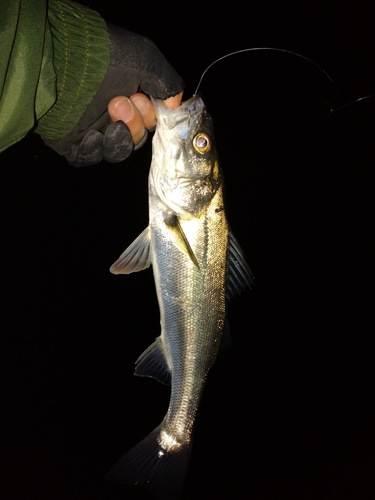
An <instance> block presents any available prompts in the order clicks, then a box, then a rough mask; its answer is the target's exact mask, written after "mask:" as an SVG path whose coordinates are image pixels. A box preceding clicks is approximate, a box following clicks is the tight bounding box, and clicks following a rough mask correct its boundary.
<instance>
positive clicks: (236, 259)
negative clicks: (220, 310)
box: [226, 231, 254, 300]
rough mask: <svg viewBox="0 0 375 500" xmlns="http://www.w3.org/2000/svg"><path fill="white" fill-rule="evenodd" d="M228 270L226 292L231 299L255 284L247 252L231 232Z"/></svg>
mask: <svg viewBox="0 0 375 500" xmlns="http://www.w3.org/2000/svg"><path fill="white" fill-rule="evenodd" d="M228 244H229V252H228V272H227V284H226V287H227V289H226V294H227V299H228V300H229V299H231V298H232V297H233V296H234V295H235V294H236V293H240V292H242V290H244V289H245V288H246V287H250V288H251V286H252V285H254V280H253V273H252V272H251V270H250V267H249V265H248V263H247V262H246V257H245V254H244V252H243V250H242V248H241V247H240V245H239V243H238V241H237V240H236V238H235V237H234V236H233V234H232V232H231V231H230V232H229V241H228Z"/></svg>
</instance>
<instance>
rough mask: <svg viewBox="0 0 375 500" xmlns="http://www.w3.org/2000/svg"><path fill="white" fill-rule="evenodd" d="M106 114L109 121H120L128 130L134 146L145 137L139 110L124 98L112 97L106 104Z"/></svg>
mask: <svg viewBox="0 0 375 500" xmlns="http://www.w3.org/2000/svg"><path fill="white" fill-rule="evenodd" d="M108 112H109V116H110V117H111V120H112V121H114V122H116V121H118V120H122V121H123V122H124V123H126V125H127V127H128V128H129V131H130V134H131V136H132V139H133V143H134V145H135V146H137V144H139V143H140V142H141V141H142V139H143V137H144V135H145V132H146V130H145V124H144V122H143V117H142V114H141V112H140V111H139V109H138V108H137V107H136V106H135V105H134V104H133V103H132V101H131V100H130V99H129V98H128V97H125V96H117V97H114V98H113V99H112V100H111V101H110V102H109V104H108Z"/></svg>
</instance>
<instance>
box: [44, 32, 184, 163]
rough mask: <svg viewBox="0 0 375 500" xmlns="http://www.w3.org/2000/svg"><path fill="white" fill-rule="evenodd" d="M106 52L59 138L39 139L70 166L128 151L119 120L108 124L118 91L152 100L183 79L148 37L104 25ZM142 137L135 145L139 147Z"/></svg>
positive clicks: (128, 140)
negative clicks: (101, 69) (105, 61)
mask: <svg viewBox="0 0 375 500" xmlns="http://www.w3.org/2000/svg"><path fill="white" fill-rule="evenodd" d="M107 26H108V31H109V35H110V38H111V56H110V62H109V65H108V69H107V73H106V75H105V77H104V79H103V82H102V84H101V86H100V88H99V90H98V92H97V93H96V94H95V96H94V98H93V100H92V101H91V103H90V104H89V105H88V107H87V109H86V111H85V112H84V114H83V115H82V117H81V119H80V120H79V122H78V124H77V125H76V126H75V127H74V128H73V129H72V130H71V131H70V132H69V133H68V134H67V135H65V136H64V137H62V138H61V139H46V138H43V140H44V142H45V144H47V146H50V147H51V148H52V149H54V150H55V151H57V152H58V153H59V154H60V155H63V156H65V158H66V159H67V160H68V162H69V163H70V164H71V165H73V166H74V167H83V166H87V165H95V164H96V163H99V162H100V161H102V160H103V159H104V160H106V161H108V162H111V163H114V162H119V161H122V160H124V159H125V158H127V157H128V156H129V155H130V153H131V152H132V151H133V149H134V145H133V141H132V138H131V135H130V132H129V129H128V127H127V126H126V125H125V123H124V122H123V121H121V120H120V121H118V122H111V119H110V117H109V114H108V110H107V107H108V103H109V101H110V100H111V99H112V98H113V97H116V96H118V95H125V96H130V95H132V94H135V93H136V92H138V91H139V90H140V89H141V90H142V91H143V92H145V93H146V94H151V95H152V96H153V97H156V98H158V99H167V98H168V97H171V96H174V95H176V94H178V93H179V92H181V90H183V88H184V83H183V80H182V79H181V78H180V77H179V76H178V75H177V73H176V72H175V71H174V69H173V68H172V66H171V65H170V64H169V63H168V61H167V60H166V59H165V58H164V56H163V55H162V53H161V52H160V51H159V49H158V48H157V47H156V46H155V44H154V43H153V42H151V40H149V39H148V38H145V37H143V36H140V35H136V34H135V33H132V32H131V31H127V30H125V29H123V28H120V27H118V26H114V25H111V24H108V25H107ZM146 139H147V131H146V135H145V137H144V140H143V141H142V142H141V144H139V145H138V146H137V148H139V147H140V146H142V145H143V144H144V142H145V141H146Z"/></svg>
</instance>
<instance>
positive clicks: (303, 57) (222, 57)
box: [194, 47, 375, 116]
mask: <svg viewBox="0 0 375 500" xmlns="http://www.w3.org/2000/svg"><path fill="white" fill-rule="evenodd" d="M260 50H268V51H273V52H283V53H285V54H290V55H292V56H296V57H299V58H300V59H304V60H305V61H307V62H308V63H310V64H312V65H313V66H315V67H316V68H318V70H319V71H321V72H322V73H323V74H324V76H325V77H326V78H327V79H328V80H329V82H330V84H331V85H332V87H333V88H334V91H335V94H336V100H337V105H336V107H335V108H334V109H333V108H332V106H331V104H330V103H328V104H329V105H330V110H329V112H328V113H323V114H322V116H329V115H331V114H332V113H336V112H337V111H339V110H340V109H342V108H345V107H347V106H350V105H351V104H354V103H356V102H359V101H362V100H364V99H369V98H370V97H374V96H375V94H370V95H367V96H365V97H359V98H358V99H355V100H354V101H350V102H348V103H346V104H343V105H342V106H339V93H338V91H337V88H336V85H335V83H334V81H333V79H332V78H331V77H330V76H329V74H328V73H327V72H326V71H325V70H324V69H323V68H322V67H321V66H319V64H317V63H315V62H314V61H312V60H311V59H309V58H308V57H305V56H303V55H301V54H298V53H297V52H293V51H291V50H286V49H278V48H275V47H251V48H247V49H240V50H236V51H235V52H230V53H229V54H226V55H224V56H221V57H219V58H218V59H216V60H215V61H214V62H212V63H211V64H210V65H209V66H207V68H206V69H205V70H204V71H203V73H202V76H201V77H200V80H199V82H198V85H197V88H196V90H195V93H194V95H196V94H197V93H198V89H199V87H200V85H201V83H202V80H203V78H204V76H205V74H206V73H207V71H208V70H209V69H210V68H212V66H213V65H214V64H216V63H217V62H219V61H222V60H223V59H226V58H227V57H231V56H234V55H236V54H241V53H243V52H255V51H260ZM325 104H326V103H325Z"/></svg>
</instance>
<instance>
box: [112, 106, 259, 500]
mask: <svg viewBox="0 0 375 500" xmlns="http://www.w3.org/2000/svg"><path fill="white" fill-rule="evenodd" d="M153 103H154V108H155V113H156V116H157V126H156V131H155V135H154V138H153V156H152V163H151V169H150V175H149V225H148V227H147V228H146V229H145V230H144V231H143V232H142V233H141V235H140V236H139V237H138V238H137V239H136V240H135V241H134V242H133V243H132V244H131V245H130V246H129V247H128V248H127V249H126V250H125V252H124V253H123V254H122V255H121V256H120V258H119V259H118V260H117V261H116V262H115V263H114V264H113V266H112V267H111V272H113V273H114V274H129V273H132V272H135V271H140V270H142V269H146V268H147V267H149V266H150V264H152V268H153V274H154V280H155V287H156V292H157V297H158V302H159V308H160V324H161V335H160V337H158V338H157V339H156V340H155V342H154V343H153V344H152V345H151V346H150V347H149V348H148V349H146V351H145V352H144V353H143V354H141V356H140V357H139V358H138V359H137V361H136V369H135V374H136V375H139V376H144V377H153V378H156V379H157V380H159V381H160V382H162V383H164V384H166V385H169V384H171V397H170V403H169V407H168V411H167V413H166V415H165V417H164V419H163V421H162V422H161V424H160V425H159V426H158V427H156V429H154V431H153V432H151V434H149V435H148V436H147V437H146V438H145V439H144V440H143V441H142V442H141V443H139V444H138V445H137V446H135V447H134V448H133V449H131V450H130V451H129V452H128V453H127V454H126V455H125V456H124V457H123V458H122V459H121V460H120V461H119V462H118V463H117V464H115V466H114V467H113V468H112V469H111V471H110V472H109V473H108V476H107V477H108V479H113V480H115V481H118V482H123V483H130V484H144V485H146V486H147V487H148V488H149V489H150V490H151V492H153V493H154V494H155V495H156V496H157V497H158V498H161V499H163V500H175V499H177V498H178V497H179V495H180V494H181V491H182V488H183V484H184V480H185V475H186V470H187V466H188V462H189V458H190V453H191V447H192V434H193V427H194V422H195V418H196V414H197V411H198V406H199V402H200V399H201V396H202V392H203V389H204V386H205V382H206V378H207V375H208V372H209V369H210V368H211V366H212V365H213V363H214V361H215V359H216V356H217V354H218V352H219V349H220V346H224V347H225V346H229V345H230V343H231V340H230V333H229V327H228V324H227V320H226V306H227V301H228V299H230V298H231V297H232V296H233V295H234V294H235V293H237V292H239V291H241V290H243V289H244V288H245V287H247V286H250V285H251V284H252V276H251V271H250V269H249V267H248V265H247V263H246V260H245V258H244V255H243V252H242V250H241V248H240V247H239V245H238V243H237V240H236V239H235V238H234V236H233V234H232V233H231V231H230V229H229V226H228V222H227V219H226V211H225V204H224V196H223V174H222V171H221V168H220V165H219V161H218V156H217V152H216V148H215V141H214V132H213V125H212V120H211V117H210V115H209V114H208V112H207V110H206V108H205V105H204V103H203V101H202V99H201V98H200V97H198V96H194V97H192V98H191V99H189V100H188V101H186V102H185V103H183V104H182V105H181V106H180V107H179V108H177V109H176V110H172V109H168V108H167V107H166V106H165V105H164V103H163V102H162V101H159V100H153Z"/></svg>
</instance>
